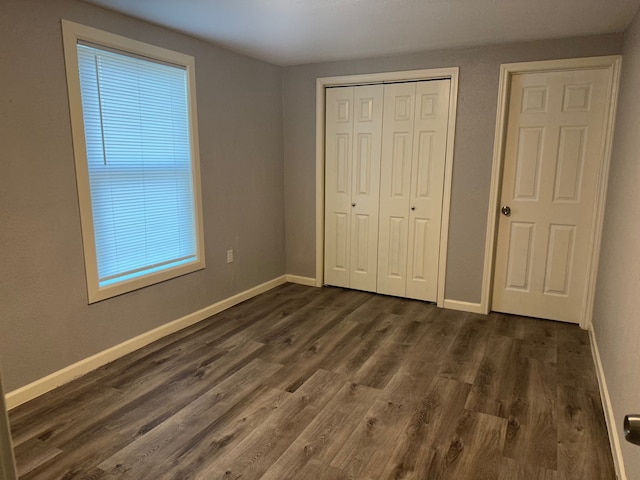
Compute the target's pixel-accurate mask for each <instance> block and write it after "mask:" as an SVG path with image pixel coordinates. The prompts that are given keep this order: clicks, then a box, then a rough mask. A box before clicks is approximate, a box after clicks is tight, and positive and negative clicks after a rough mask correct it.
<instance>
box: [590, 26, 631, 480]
mask: <svg viewBox="0 0 640 480" xmlns="http://www.w3.org/2000/svg"><path fill="white" fill-rule="evenodd" d="M639 118H640V16H639V15H636V18H635V20H634V22H633V24H632V25H631V27H630V28H629V30H628V31H627V33H625V37H624V52H623V60H622V78H621V85H620V97H619V99H618V118H617V121H616V132H615V138H614V145H613V154H612V158H611V169H610V173H609V188H608V190H607V191H608V197H607V207H606V211H605V217H604V218H605V220H604V233H603V239H602V249H601V252H600V266H599V270H598V284H597V291H596V300H595V310H594V317H593V329H594V332H595V335H596V340H597V343H598V347H599V350H600V355H601V359H602V365H603V368H604V373H605V378H606V380H607V386H608V389H609V394H610V396H611V403H612V404H613V411H614V415H615V416H614V418H615V423H616V425H617V428H618V433H619V435H620V444H621V447H622V452H623V455H624V463H625V467H626V471H627V477H628V478H629V479H630V480H632V479H636V478H640V456H639V455H638V452H639V451H640V450H638V447H636V446H634V445H632V444H630V443H627V442H626V441H625V440H624V438H623V430H622V420H623V418H624V416H625V414H627V413H638V412H639V411H640V376H639V375H638V368H639V366H640V347H639V343H638V339H639V338H640V313H639V312H640V296H639V293H640V189H639V188H638V184H640V135H639V134H638V133H639V131H638V119H639Z"/></svg>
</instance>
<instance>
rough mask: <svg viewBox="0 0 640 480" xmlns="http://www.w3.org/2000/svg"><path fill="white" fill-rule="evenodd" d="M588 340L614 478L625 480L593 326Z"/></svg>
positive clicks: (614, 423) (613, 416)
mask: <svg viewBox="0 0 640 480" xmlns="http://www.w3.org/2000/svg"><path fill="white" fill-rule="evenodd" d="M589 338H590V339H591V354H592V355H593V361H594V363H595V365H596V375H597V377H598V385H599V386H600V398H601V400H602V409H603V410H604V418H605V421H606V423H607V430H608V431H609V443H610V445H611V453H612V454H613V463H614V465H615V468H616V476H617V478H618V480H627V474H626V472H625V470H624V460H623V458H622V449H621V448H620V437H618V427H617V426H616V421H615V415H614V413H613V406H612V405H611V397H610V396H609V389H608V388H607V381H606V379H605V377H604V369H603V368H602V362H601V360H600V350H599V349H598V342H597V341H596V333H595V332H594V330H593V326H590V327H589Z"/></svg>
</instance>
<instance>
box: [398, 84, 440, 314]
mask: <svg viewBox="0 0 640 480" xmlns="http://www.w3.org/2000/svg"><path fill="white" fill-rule="evenodd" d="M450 84H451V82H450V81H449V80H438V81H431V82H420V83H418V84H416V101H415V124H414V134H413V159H412V162H411V202H410V210H409V246H408V252H407V292H406V296H407V297H409V298H416V299H419V300H427V301H431V302H435V301H436V298H437V295H438V259H439V255H440V229H441V220H442V194H443V190H444V169H445V156H446V152H447V127H448V121H449V90H450Z"/></svg>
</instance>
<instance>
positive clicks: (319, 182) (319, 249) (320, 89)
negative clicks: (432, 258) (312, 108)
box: [316, 67, 459, 307]
mask: <svg viewBox="0 0 640 480" xmlns="http://www.w3.org/2000/svg"><path fill="white" fill-rule="evenodd" d="M458 73H459V68H458V67H452V68H437V69H429V70H407V71H401V72H387V73H371V74H364V75H346V76H339V77H321V78H318V79H317V80H316V286H317V287H321V286H322V285H323V283H324V136H325V131H324V130H325V115H324V112H325V89H326V88H327V87H335V86H349V85H365V84H372V83H394V82H406V81H420V80H444V79H449V80H451V92H450V101H449V125H448V127H447V154H446V157H445V162H446V163H445V172H444V192H443V199H442V221H441V224H440V255H439V259H438V296H437V303H438V306H439V307H443V306H444V282H445V278H446V268H447V241H448V238H449V207H450V205H451V175H452V172H453V146H454V140H455V128H456V110H457V104H458Z"/></svg>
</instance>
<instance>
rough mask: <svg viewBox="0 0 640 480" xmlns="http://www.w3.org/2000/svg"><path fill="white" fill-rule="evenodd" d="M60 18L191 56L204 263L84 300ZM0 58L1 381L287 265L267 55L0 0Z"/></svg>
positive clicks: (274, 95) (20, 378) (63, 360)
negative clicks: (229, 255) (231, 256)
mask: <svg viewBox="0 0 640 480" xmlns="http://www.w3.org/2000/svg"><path fill="white" fill-rule="evenodd" d="M61 18H65V19H67V20H71V21H75V22H78V23H82V24H85V25H89V26H92V27H96V28H100V29H103V30H107V31H110V32H112V33H116V34H120V35H124V36H127V37H130V38H134V39H136V40H141V41H144V42H148V43H152V44H156V45H159V46H161V47H165V48H170V49H173V50H177V51H179V52H183V53H187V54H190V55H193V56H194V57H195V59H196V83H197V99H198V107H197V108H198V117H199V133H200V155H201V171H202V190H203V210H204V229H205V244H206V245H205V247H206V261H207V268H206V269H205V270H202V271H199V272H196V273H192V274H189V275H185V276H183V277H180V278H177V279H173V280H170V281H167V282H164V283H161V284H158V285H155V286H151V287H148V288H144V289H142V290H138V291H135V292H132V293H129V294H126V295H122V296H120V297H116V298H113V299H109V300H105V301H103V302H99V303H97V304H93V305H88V304H87V292H86V285H85V275H84V264H83V251H82V239H81V233H80V217H79V211H78V199H77V193H76V184H75V172H74V159H73V150H72V144H71V128H70V120H69V107H68V101H67V87H66V77H65V70H64V58H63V51H62V34H61V28H60V19H61ZM0 69H1V71H0V145H1V150H0V168H1V170H0V172H1V173H0V225H1V226H2V227H1V228H0V272H1V273H2V275H0V358H1V361H2V364H3V366H4V378H3V380H4V384H5V388H6V389H7V391H11V390H13V389H15V388H17V387H20V386H22V385H25V384H27V383H29V382H31V381H34V380H36V379H38V378H41V377H43V376H45V375H47V374H49V373H51V372H53V371H56V370H59V369H61V368H63V367H65V366H67V365H70V364H72V363H74V362H77V361H79V360H81V359H83V358H86V357H88V356H90V355H93V354H95V353H97V352H100V351H102V350H104V349H106V348H108V347H111V346H113V345H116V344H118V343H120V342H122V341H124V340H127V339H129V338H131V337H134V336H136V335H139V334H141V333H143V332H146V331H148V330H151V329H153V328H155V327H158V326H160V325H162V324H165V323H167V322H169V321H172V320H175V319H177V318H180V317H181V316H183V315H186V314H188V313H191V312H194V311H196V310H198V309H200V308H203V307H205V306H208V305H211V304H212V303H215V302H216V301H218V300H220V299H223V298H226V297H229V296H231V295H233V294H235V293H238V292H240V291H243V290H246V289H247V288H250V287H253V286H255V285H258V284H260V283H262V282H265V281H267V280H271V279H273V278H275V277H277V276H280V275H282V274H284V273H285V257H284V212H283V211H284V209H283V188H284V187H283V149H282V122H281V119H282V95H281V92H282V71H281V69H280V68H279V67H274V66H272V65H269V64H266V63H263V62H259V61H256V60H253V59H250V58H247V57H243V56H240V55H236V54H233V53H230V52H228V51H226V50H223V49H220V48H217V47H215V46H213V45H211V44H208V43H205V42H201V41H199V40H196V39H194V38H191V37H188V36H185V35H181V34H178V33H175V32H173V31H169V30H166V29H162V28H159V27H156V26H153V25H150V24H146V23H143V22H139V21H137V20H134V19H131V18H128V17H125V16H121V15H118V14H115V13H112V12H109V11H107V10H103V9H100V8H97V7H94V6H92V5H88V4H85V3H82V2H79V1H74V0H56V1H49V0H29V1H24V0H15V1H14V0H2V2H0ZM228 248H234V249H235V250H236V258H235V262H234V263H232V264H230V265H227V263H226V255H225V252H226V250H227V249H228Z"/></svg>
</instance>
